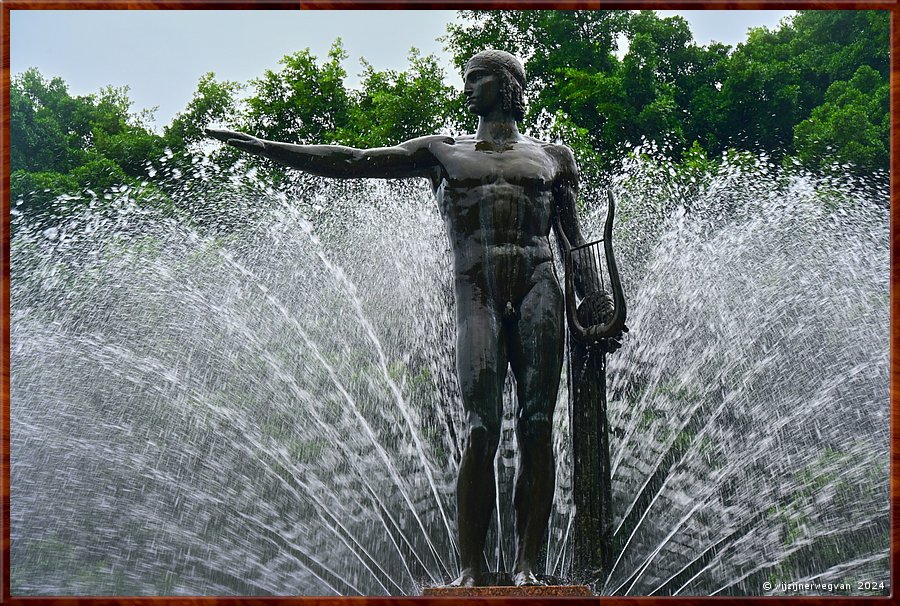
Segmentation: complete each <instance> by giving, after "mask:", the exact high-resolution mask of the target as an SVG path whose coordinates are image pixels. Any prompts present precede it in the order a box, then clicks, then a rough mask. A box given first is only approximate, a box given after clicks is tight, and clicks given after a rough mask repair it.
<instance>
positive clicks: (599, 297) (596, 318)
mask: <svg viewBox="0 0 900 606" xmlns="http://www.w3.org/2000/svg"><path fill="white" fill-rule="evenodd" d="M614 310H615V308H614V306H613V300H612V296H611V295H610V294H609V293H608V292H606V291H605V290H599V291H595V292H592V293H590V294H589V295H587V296H586V297H585V298H584V300H582V301H581V305H579V306H578V321H579V322H580V323H581V324H582V326H598V325H601V324H606V323H607V322H609V319H610V318H611V317H612V315H613V311H614ZM626 332H628V326H624V327H623V328H622V331H621V332H619V334H617V335H614V336H612V337H609V338H608V339H603V340H602V341H600V343H598V346H599V347H600V349H602V350H603V351H604V352H606V353H612V352H614V351H616V350H617V349H619V348H620V347H622V338H623V336H624V333H626Z"/></svg>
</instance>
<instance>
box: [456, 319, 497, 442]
mask: <svg viewBox="0 0 900 606" xmlns="http://www.w3.org/2000/svg"><path fill="white" fill-rule="evenodd" d="M457 318H458V321H457V340H456V369H457V375H458V377H459V387H460V392H461V394H462V399H463V405H464V406H465V409H466V411H467V412H470V413H472V412H474V413H477V414H478V415H479V416H480V417H482V420H483V421H484V422H486V423H493V422H496V424H499V422H500V414H501V407H502V400H503V382H504V380H505V379H506V368H507V365H508V358H507V352H506V345H505V343H504V342H503V339H502V337H501V334H500V332H501V329H502V326H501V324H500V323H499V321H498V320H497V318H496V314H494V313H492V312H491V311H490V310H489V309H487V308H485V307H484V306H482V305H460V306H459V307H458V308H457ZM498 427H499V425H498Z"/></svg>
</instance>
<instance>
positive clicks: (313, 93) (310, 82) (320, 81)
mask: <svg viewBox="0 0 900 606" xmlns="http://www.w3.org/2000/svg"><path fill="white" fill-rule="evenodd" d="M346 58H347V53H346V52H345V51H344V48H343V46H342V44H341V41H340V39H338V40H336V41H335V43H334V44H333V45H332V47H331V50H330V51H329V52H328V60H327V61H325V62H324V63H322V64H321V65H320V64H319V63H318V62H317V61H316V58H315V57H314V56H313V55H312V53H310V52H309V49H306V50H303V51H300V52H297V53H294V54H292V55H287V56H286V57H284V58H283V59H282V60H281V61H280V62H279V63H281V65H282V66H283V68H282V69H281V71H277V72H276V71H272V70H266V71H265V74H264V75H263V77H262V78H259V79H256V80H253V81H252V85H253V86H254V87H255V89H256V94H254V95H253V96H251V97H250V98H248V99H247V105H248V107H249V112H248V116H247V119H248V124H247V129H248V130H249V131H250V132H253V133H257V134H258V135H259V136H260V137H262V138H265V139H271V140H275V141H292V142H296V143H334V142H335V135H336V133H337V131H338V129H339V128H342V127H345V126H346V125H347V122H348V117H349V110H350V95H349V93H348V92H347V90H346V89H345V88H344V78H345V77H346V76H347V72H346V71H345V70H344V67H343V65H342V62H343V61H344V60H345V59H346Z"/></svg>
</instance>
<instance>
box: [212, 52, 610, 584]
mask: <svg viewBox="0 0 900 606" xmlns="http://www.w3.org/2000/svg"><path fill="white" fill-rule="evenodd" d="M464 79H465V87H464V92H465V96H466V99H467V104H468V109H469V110H470V111H472V112H474V113H475V114H476V115H477V116H478V128H477V130H476V132H475V134H474V135H463V136H457V137H450V136H445V135H431V136H426V137H421V138H418V139H412V140H410V141H406V142H405V143H401V144H399V145H397V146H395V147H382V148H376V149H353V148H350V147H343V146H338V145H293V144H290V143H279V142H274V141H264V140H261V139H258V138H256V137H252V136H250V135H246V134H243V133H238V132H232V131H227V130H214V129H208V130H207V133H208V134H209V136H211V137H214V138H216V139H219V140H221V141H224V142H226V143H228V144H229V145H233V146H235V147H237V148H239V149H242V150H244V151H247V152H250V153H253V154H256V155H258V156H263V157H265V158H269V159H271V160H274V161H275V162H278V163H281V164H284V165H287V166H290V167H293V168H297V169H300V170H303V171H306V172H309V173H312V174H315V175H320V176H323V177H334V178H391V179H396V178H409V177H424V178H427V179H428V180H429V181H430V183H431V187H432V190H433V192H434V195H435V198H436V199H437V203H438V206H439V207H440V212H441V215H442V216H443V219H444V222H445V224H446V228H447V231H448V233H449V237H450V242H451V248H452V251H453V261H454V263H453V271H454V278H455V286H456V314H457V316H456V317H457V347H456V355H457V360H456V362H457V372H458V377H459V386H460V390H461V393H462V403H463V406H464V408H465V411H466V413H467V417H468V431H467V434H466V441H465V442H466V445H465V450H464V454H463V458H462V463H461V466H460V470H459V478H458V481H457V495H456V498H457V508H458V509H457V515H458V525H459V550H460V567H461V573H460V575H459V577H458V578H457V579H456V580H455V581H453V583H452V584H453V585H459V586H474V585H477V584H479V582H480V576H481V572H482V571H481V562H482V553H483V551H484V544H485V536H486V533H487V529H488V525H489V523H490V520H491V513H492V511H493V504H494V500H495V488H494V466H493V462H494V456H495V453H496V451H497V447H498V444H499V440H500V419H501V414H502V410H501V408H502V390H503V384H504V380H505V377H506V373H507V369H508V368H511V369H512V372H513V375H514V376H515V378H516V385H517V394H516V395H517V401H518V410H517V415H516V418H517V426H516V431H517V434H516V435H517V438H518V443H519V447H520V452H519V459H518V470H517V473H516V484H515V495H514V505H515V512H516V557H515V564H514V569H513V570H512V575H513V580H514V582H515V584H516V585H539V584H541V582H540V581H539V580H538V578H537V577H536V575H535V572H534V568H535V565H536V560H537V558H538V554H539V550H540V546H541V543H542V541H543V538H544V535H545V533H546V530H547V524H548V520H549V516H550V509H551V505H552V501H553V492H554V484H555V465H554V456H553V447H552V443H551V423H552V420H553V411H554V408H555V406H556V397H557V392H558V388H559V381H560V371H561V368H562V361H563V343H564V337H565V325H564V313H565V312H564V307H563V293H562V290H561V289H560V284H559V281H558V280H557V277H556V274H555V272H554V266H553V260H552V253H551V250H550V242H549V238H548V236H549V233H550V229H551V227H552V228H554V229H555V230H556V231H557V234H558V235H562V236H564V237H565V239H566V241H567V242H569V243H571V245H572V246H579V245H580V244H583V242H584V239H583V238H582V235H581V232H580V230H579V226H578V220H577V217H576V212H575V198H576V194H577V191H578V169H577V167H576V164H575V158H574V156H573V154H572V151H571V150H570V149H569V148H568V147H566V146H564V145H557V144H553V143H546V142H543V141H539V140H536V139H533V138H531V137H528V136H524V135H522V134H521V133H520V132H519V129H518V126H517V124H516V122H517V121H518V120H522V119H523V118H524V102H523V88H524V86H525V71H524V69H523V67H522V64H521V63H520V62H519V61H518V59H516V58H515V57H514V56H512V55H510V54H509V53H506V52H503V51H496V50H487V51H484V52H481V53H478V54H477V55H475V56H474V57H472V58H471V59H470V60H469V62H468V64H467V65H466V69H465V74H464ZM560 240H562V238H560ZM576 269H578V268H576ZM592 271H594V269H593V268H582V271H581V273H582V274H585V276H587V274H590V273H591V272H592ZM589 277H590V276H587V277H584V276H576V280H575V286H576V289H577V290H578V291H579V295H580V296H581V297H583V298H585V297H586V306H587V307H588V308H596V309H597V312H596V314H595V315H597V314H600V313H601V311H600V310H601V309H602V310H606V309H607V308H608V301H607V299H606V298H605V296H604V294H603V293H600V292H595V293H590V292H586V290H587V289H588V287H587V286H586V285H587V284H588V283H589V279H588V278H589ZM597 323H599V322H597ZM620 330H621V329H615V330H612V331H606V332H605V333H603V336H604V337H606V338H607V344H606V347H607V349H609V350H614V349H616V348H617V347H618V346H619V338H620V337H621V332H620ZM595 332H596V331H595ZM601 332H602V331H601Z"/></svg>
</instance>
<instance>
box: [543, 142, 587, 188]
mask: <svg viewBox="0 0 900 606" xmlns="http://www.w3.org/2000/svg"><path fill="white" fill-rule="evenodd" d="M540 143H541V145H542V146H543V147H544V150H545V151H546V152H547V154H549V155H550V156H551V157H552V158H553V159H554V160H556V167H557V176H558V177H560V178H563V179H567V178H572V179H577V178H578V163H577V162H576V161H575V154H574V153H573V152H572V148H571V147H569V146H568V145H563V144H562V143H549V142H547V141H541V142H540Z"/></svg>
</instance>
